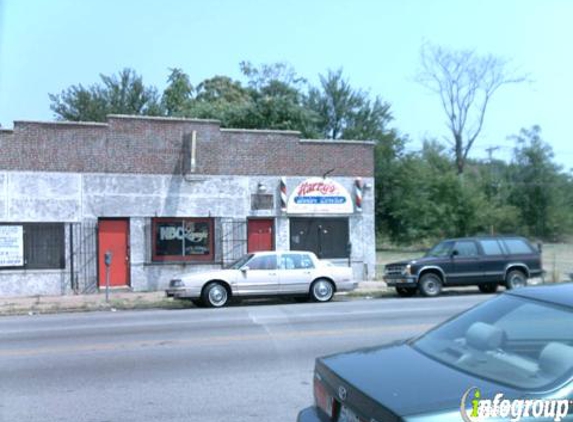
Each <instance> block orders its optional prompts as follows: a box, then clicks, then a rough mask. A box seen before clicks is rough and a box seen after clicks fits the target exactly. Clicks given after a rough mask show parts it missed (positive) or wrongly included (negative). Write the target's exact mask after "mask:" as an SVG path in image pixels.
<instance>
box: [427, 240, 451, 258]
mask: <svg viewBox="0 0 573 422" xmlns="http://www.w3.org/2000/svg"><path fill="white" fill-rule="evenodd" d="M453 246H454V242H453V241H452V240H446V241H445V242H440V243H438V244H437V245H435V246H434V247H433V248H432V249H430V250H429V251H428V252H427V253H426V256H435V257H440V256H448V255H449V254H450V252H451V250H452V248H453Z"/></svg>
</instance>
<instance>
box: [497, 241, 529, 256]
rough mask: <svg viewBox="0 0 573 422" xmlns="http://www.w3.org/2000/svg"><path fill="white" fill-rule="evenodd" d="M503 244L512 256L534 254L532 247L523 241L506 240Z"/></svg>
mask: <svg viewBox="0 0 573 422" xmlns="http://www.w3.org/2000/svg"><path fill="white" fill-rule="evenodd" d="M503 242H504V243H505V247H506V248H507V250H508V251H509V253H510V254H512V255H517V254H529V253H532V252H533V250H532V249H531V247H530V246H529V245H528V244H527V243H526V242H525V241H523V240H521V239H504V240H503Z"/></svg>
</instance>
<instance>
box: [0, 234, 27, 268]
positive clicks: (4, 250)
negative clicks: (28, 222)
mask: <svg viewBox="0 0 573 422" xmlns="http://www.w3.org/2000/svg"><path fill="white" fill-rule="evenodd" d="M23 265H24V228H23V227H22V226H0V267H21V266H23Z"/></svg>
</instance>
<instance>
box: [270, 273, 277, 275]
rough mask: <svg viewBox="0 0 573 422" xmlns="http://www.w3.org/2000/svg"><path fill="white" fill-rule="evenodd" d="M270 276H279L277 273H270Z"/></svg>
mask: <svg viewBox="0 0 573 422" xmlns="http://www.w3.org/2000/svg"><path fill="white" fill-rule="evenodd" d="M269 275H277V273H269Z"/></svg>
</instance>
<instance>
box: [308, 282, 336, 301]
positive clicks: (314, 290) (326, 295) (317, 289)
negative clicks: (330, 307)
mask: <svg viewBox="0 0 573 422" xmlns="http://www.w3.org/2000/svg"><path fill="white" fill-rule="evenodd" d="M333 296H334V286H333V285H332V283H331V282H330V281H328V280H325V279H319V280H316V281H315V282H314V283H312V286H310V297H311V298H312V300H314V301H315V302H328V301H329V300H330V299H332V297H333Z"/></svg>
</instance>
